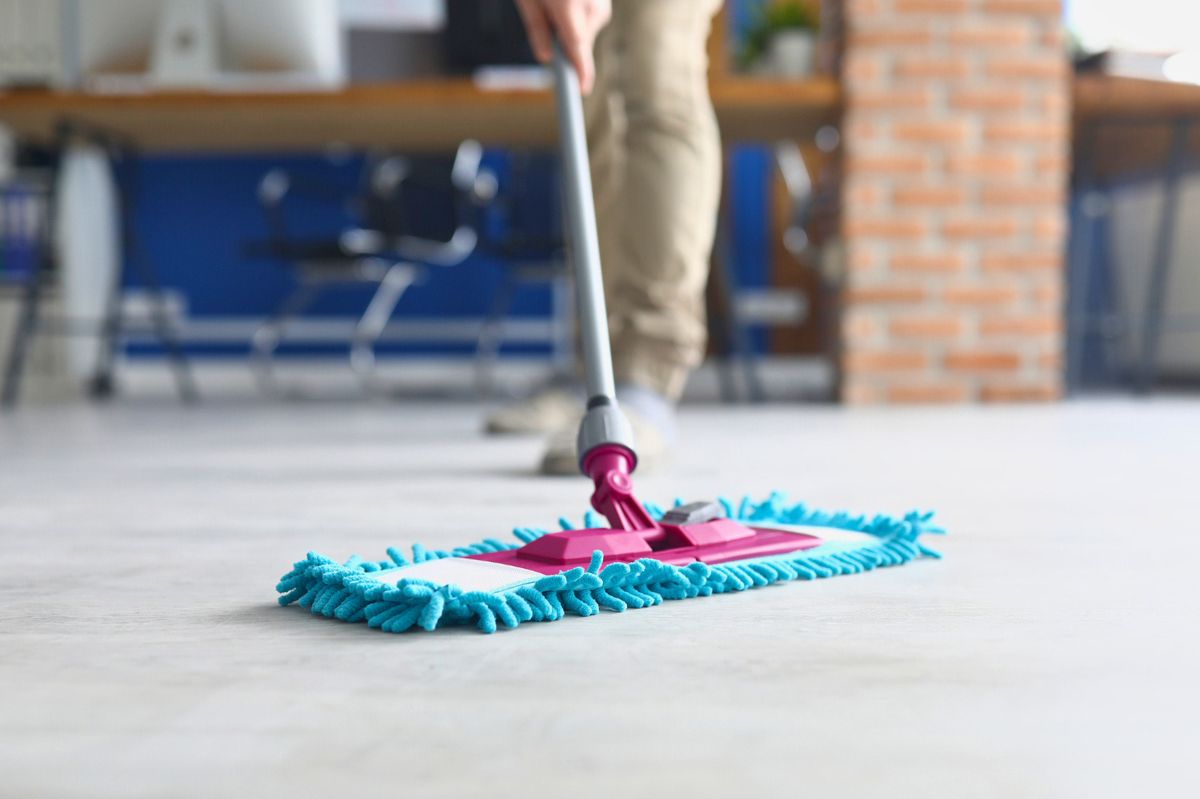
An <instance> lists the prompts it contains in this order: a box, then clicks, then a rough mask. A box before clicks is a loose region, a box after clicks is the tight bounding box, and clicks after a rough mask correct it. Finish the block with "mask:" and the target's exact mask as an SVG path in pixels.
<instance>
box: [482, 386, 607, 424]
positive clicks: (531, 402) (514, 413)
mask: <svg viewBox="0 0 1200 799" xmlns="http://www.w3.org/2000/svg"><path fill="white" fill-rule="evenodd" d="M582 416H583V396H582V395H581V394H580V393H578V392H577V391H572V390H571V389H568V388H564V387H562V386H551V387H549V388H544V389H542V390H541V391H539V392H537V393H536V394H534V395H533V396H531V397H528V398H526V399H523V400H521V401H520V402H515V403H513V404H512V405H508V406H505V407H503V408H501V409H500V410H498V411H495V412H493V413H492V414H491V415H490V416H488V418H487V421H486V423H485V425H484V429H486V430H487V432H488V433H490V434H493V435H513V434H545V433H553V432H555V431H557V430H560V429H562V428H564V427H570V426H572V425H578V424H579V419H580V418H581V417H582Z"/></svg>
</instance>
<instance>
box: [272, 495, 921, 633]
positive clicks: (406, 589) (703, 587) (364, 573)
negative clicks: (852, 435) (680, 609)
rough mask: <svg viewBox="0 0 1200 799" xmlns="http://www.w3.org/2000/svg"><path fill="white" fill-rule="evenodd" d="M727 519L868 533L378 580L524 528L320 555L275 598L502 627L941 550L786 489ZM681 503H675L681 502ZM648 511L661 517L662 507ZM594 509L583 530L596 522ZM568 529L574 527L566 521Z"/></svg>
mask: <svg viewBox="0 0 1200 799" xmlns="http://www.w3.org/2000/svg"><path fill="white" fill-rule="evenodd" d="M720 502H721V504H722V505H723V506H724V509H725V514H726V516H728V517H729V518H732V519H736V520H739V521H745V522H752V523H756V524H769V523H774V524H785V525H804V526H808V527H825V528H832V529H834V530H847V531H851V532H855V533H865V534H868V536H869V538H867V539H866V540H865V541H864V542H862V543H857V542H855V543H848V542H844V541H830V542H826V543H823V544H821V545H820V546H817V547H815V548H813V549H807V550H802V551H799V552H793V553H789V554H786V555H779V556H774V557H767V558H758V559H754V560H743V561H737V562H733V563H722V564H719V565H712V566H710V565H708V564H704V563H700V562H694V563H690V564H688V565H687V566H673V565H670V564H667V563H663V562H661V561H658V560H654V559H651V558H643V559H641V560H638V561H635V562H633V563H611V564H609V565H607V566H604V564H603V558H602V556H601V554H600V553H599V552H596V553H595V554H594V555H593V556H592V561H591V563H590V564H589V566H588V567H587V568H586V569H584V568H582V567H576V568H573V569H569V570H567V571H564V572H561V573H559V574H553V575H548V576H544V577H541V578H540V579H536V580H528V581H525V582H522V583H518V584H513V585H509V586H504V587H501V588H499V589H497V590H491V591H481V590H463V589H461V588H459V587H457V586H455V585H445V584H442V585H439V584H436V583H434V582H430V581H429V580H424V579H416V578H406V577H402V576H401V574H402V572H398V573H397V579H396V580H395V581H394V582H393V581H390V580H381V579H380V576H382V575H376V573H378V572H381V571H385V570H396V569H399V568H400V567H405V566H411V565H413V564H418V563H424V562H427V561H432V560H439V559H443V558H461V557H465V556H467V555H477V554H482V553H485V552H497V551H500V550H508V549H516V548H517V547H520V546H522V545H524V544H526V543H528V542H530V541H533V540H534V539H536V538H538V537H540V536H542V535H545V534H546V532H545V531H544V530H536V529H530V528H518V529H516V530H514V531H513V535H514V537H515V538H516V539H517V541H516V542H503V541H497V540H496V539H491V538H489V539H485V540H483V541H481V542H479V543H477V544H472V545H469V546H464V547H458V548H457V549H453V550H451V551H449V552H445V551H441V550H427V549H425V548H424V547H422V546H421V545H420V544H415V545H414V546H413V547H412V553H411V555H405V554H404V553H402V552H400V551H399V550H397V549H395V548H394V547H393V548H389V549H388V551H387V554H388V559H387V560H379V561H364V560H362V559H361V558H359V557H358V556H352V557H351V558H350V559H349V560H347V561H346V562H345V563H338V562H336V561H334V560H332V559H330V558H327V557H325V556H324V555H320V554H318V553H315V552H310V553H309V554H308V556H307V557H306V558H304V559H303V560H300V561H297V562H296V563H295V564H294V565H293V567H292V570H291V571H289V572H288V573H287V574H285V575H284V576H283V577H282V578H281V579H280V580H279V583H278V585H276V586H275V590H276V591H278V592H279V594H280V596H279V604H281V605H290V604H292V603H296V604H298V605H300V606H301V607H305V608H308V609H309V610H310V611H311V612H312V613H313V614H315V615H320V616H326V617H329V618H336V619H341V620H342V621H348V622H366V623H367V626H369V627H374V628H377V629H381V630H384V631H386V632H395V633H399V632H404V631H405V630H409V629H411V628H413V627H420V628H422V629H425V630H430V631H432V630H435V629H437V628H438V627H443V626H447V625H451V624H463V623H469V622H474V623H475V625H476V626H477V627H478V628H479V629H480V630H482V631H483V632H485V633H491V632H495V631H496V629H497V628H498V626H499V625H504V626H505V627H508V628H514V627H517V626H518V625H519V624H520V623H521V622H523V621H556V620H558V619H561V618H563V617H564V616H566V615H567V614H568V613H573V614H575V615H578V616H593V615H595V614H597V613H599V612H600V608H602V607H603V608H608V609H609V610H614V611H617V612H620V611H623V610H626V609H627V608H644V607H648V606H651V605H659V604H662V602H663V600H666V599H689V598H692V597H699V596H710V595H712V594H723V593H726V592H729V591H745V590H747V589H749V588H760V587H763V586H767V585H772V584H774V583H777V582H782V581H784V580H815V579H819V578H822V577H834V576H837V575H842V574H858V573H859V572H864V571H870V570H872V569H875V568H877V567H881V566H899V565H901V564H904V563H907V562H909V561H911V560H915V559H917V558H921V557H932V558H937V557H940V556H939V555H938V553H936V552H934V551H933V550H931V549H929V548H927V547H925V546H924V545H922V544H921V542H920V538H921V536H923V535H926V534H939V533H942V532H944V531H943V530H942V529H940V528H939V527H936V526H935V525H933V523H932V518H933V514H932V513H917V512H912V513H909V514H907V515H905V516H904V517H903V518H893V517H888V516H875V517H874V518H871V519H868V518H867V517H865V516H852V515H850V514H847V513H844V512H839V513H827V512H824V511H819V510H813V509H810V508H808V507H807V506H806V505H804V504H803V503H797V504H786V503H785V502H784V500H783V497H782V495H780V494H778V493H774V494H771V495H770V496H769V497H768V498H767V499H766V500H764V501H762V502H754V501H753V500H751V499H750V498H749V497H746V498H743V499H742V501H741V502H740V503H738V504H736V505H734V504H733V503H731V502H729V501H727V500H724V499H722V500H720ZM677 504H678V503H677ZM646 510H647V511H648V512H649V513H650V514H651V515H652V516H654V517H655V518H661V516H662V514H663V509H662V508H661V507H658V506H655V505H650V504H648V505H647V506H646ZM598 521H599V520H598V519H597V518H595V516H594V514H592V513H591V512H589V513H588V514H587V515H586V516H585V518H584V526H585V527H597V526H599V524H598ZM560 524H561V525H562V527H563V529H572V527H571V525H570V523H569V522H567V521H566V520H560Z"/></svg>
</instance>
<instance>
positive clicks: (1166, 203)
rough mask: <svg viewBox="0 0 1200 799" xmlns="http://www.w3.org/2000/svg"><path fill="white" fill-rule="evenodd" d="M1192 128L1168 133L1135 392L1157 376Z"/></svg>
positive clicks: (1182, 123)
mask: <svg viewBox="0 0 1200 799" xmlns="http://www.w3.org/2000/svg"><path fill="white" fill-rule="evenodd" d="M1190 130H1191V125H1190V124H1188V122H1186V121H1182V120H1181V121H1178V122H1176V123H1175V127H1174V129H1173V130H1172V131H1171V151H1170V155H1168V157H1167V164H1166V174H1165V175H1164V181H1163V207H1162V211H1161V212H1160V214H1159V218H1158V233H1157V238H1156V240H1155V243H1154V263H1153V265H1152V267H1151V272H1150V286H1149V288H1148V290H1147V292H1146V307H1145V311H1144V313H1143V315H1142V357H1141V362H1140V364H1139V365H1138V366H1139V368H1138V375H1137V390H1138V391H1139V392H1141V393H1146V392H1148V391H1149V390H1150V389H1151V388H1153V386H1154V383H1155V381H1156V379H1157V376H1158V348H1159V342H1160V341H1161V339H1162V331H1163V312H1164V311H1165V310H1166V304H1167V283H1168V282H1169V278H1170V272H1171V258H1172V256H1173V254H1174V247H1175V227H1176V222H1177V220H1178V218H1179V184H1180V179H1181V177H1182V173H1183V166H1184V160H1185V159H1186V157H1187V140H1188V133H1189V132H1190Z"/></svg>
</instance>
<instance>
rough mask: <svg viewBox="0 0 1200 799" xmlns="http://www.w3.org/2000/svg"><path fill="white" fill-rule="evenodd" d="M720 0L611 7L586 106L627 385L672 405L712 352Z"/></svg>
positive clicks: (608, 287)
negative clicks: (713, 30) (711, 60)
mask: <svg viewBox="0 0 1200 799" xmlns="http://www.w3.org/2000/svg"><path fill="white" fill-rule="evenodd" d="M720 6H721V0H613V16H612V21H611V22H610V23H609V24H608V26H607V27H606V28H605V29H604V31H603V32H602V33H601V34H600V37H599V39H597V41H596V68H597V72H596V85H595V89H594V90H593V92H592V94H591V95H590V96H589V97H588V98H587V101H586V103H585V113H586V116H587V129H588V130H587V132H588V145H589V150H590V151H591V163H592V183H593V187H594V191H595V195H596V216H597V220H598V225H599V229H600V257H601V262H602V264H603V270H604V288H605V293H606V295H607V300H608V323H609V327H610V332H611V336H612V344H613V364H614V369H615V371H616V377H617V380H618V382H630V383H635V384H637V385H640V386H643V387H646V388H651V389H654V390H655V391H658V392H659V393H661V394H663V395H665V396H667V397H668V398H670V399H678V397H679V395H680V394H681V393H682V392H683V387H684V383H685V382H686V381H687V376H688V373H689V372H690V371H691V370H692V369H693V368H695V367H696V366H697V365H698V364H699V363H700V361H701V359H702V358H703V357H704V347H705V340H706V333H707V326H706V323H705V311H704V290H705V284H706V282H707V278H708V264H709V257H710V255H711V252H712V244H713V235H714V232H715V228H716V217H717V206H718V204H719V202H720V190H721V142H720V135H719V132H718V130H717V121H716V116H715V114H714V113H713V108H712V100H711V98H710V97H709V94H708V52H707V41H708V33H709V28H710V25H711V22H712V16H713V14H714V13H715V12H716V11H717V9H719V8H720Z"/></svg>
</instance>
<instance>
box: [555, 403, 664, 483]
mask: <svg viewBox="0 0 1200 799" xmlns="http://www.w3.org/2000/svg"><path fill="white" fill-rule="evenodd" d="M622 410H624V411H625V416H626V417H628V419H629V425H630V426H631V427H632V428H633V441H634V447H635V448H636V449H637V456H638V465H637V470H638V472H639V473H645V472H652V471H654V470H655V469H657V468H659V467H660V466H661V465H662V464H663V462H664V461H665V460H666V459H667V453H668V447H667V438H666V436H665V435H664V434H663V432H662V430H661V429H660V428H659V427H658V426H657V425H653V424H650V423H649V422H648V421H646V418H645V417H644V416H642V415H641V414H640V413H638V412H637V411H636V410H635V409H633V408H628V407H624V406H622ZM578 434H579V419H578V417H576V419H575V420H574V421H573V422H572V423H571V424H569V425H564V426H563V427H561V428H559V429H558V430H556V431H554V433H552V434H551V435H550V438H549V440H547V442H546V451H545V453H544V454H543V455H542V468H541V471H542V474H548V475H560V476H561V475H573V474H575V475H577V474H579V455H578V454H577V453H576V448H575V439H576V436H577V435H578Z"/></svg>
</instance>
